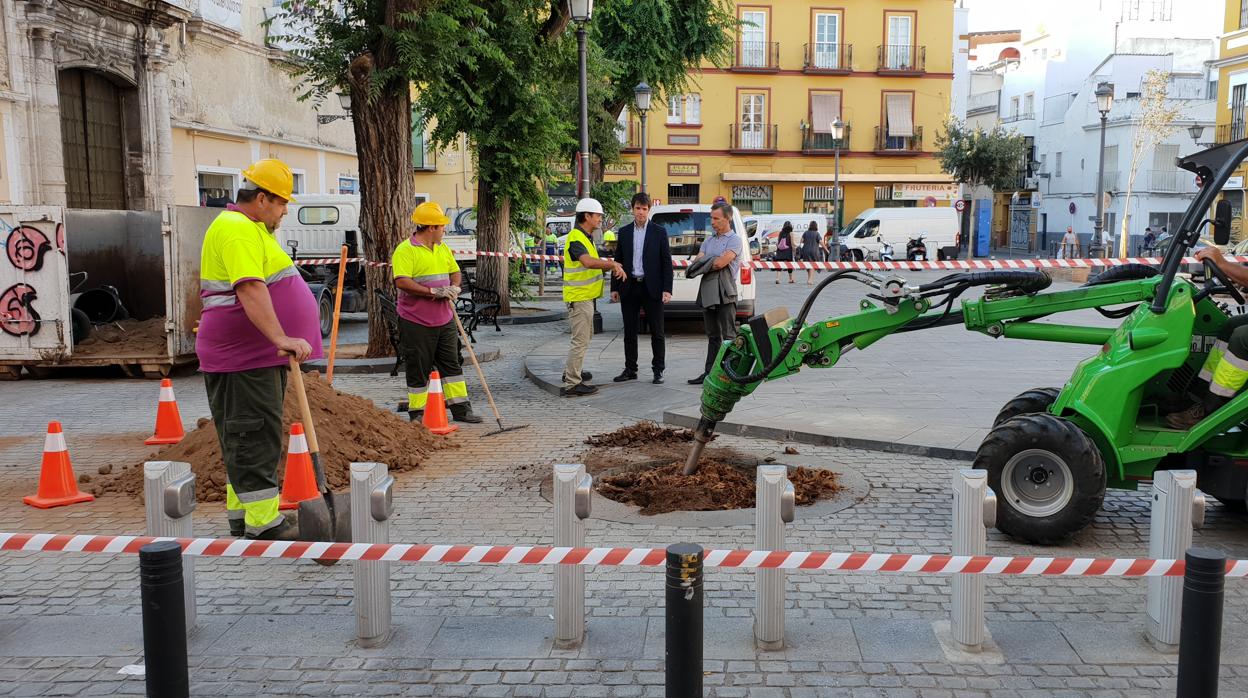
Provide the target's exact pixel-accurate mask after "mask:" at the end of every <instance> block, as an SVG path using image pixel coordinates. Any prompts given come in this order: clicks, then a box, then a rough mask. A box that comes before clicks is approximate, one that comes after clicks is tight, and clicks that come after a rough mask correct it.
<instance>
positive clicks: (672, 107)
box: [667, 95, 681, 124]
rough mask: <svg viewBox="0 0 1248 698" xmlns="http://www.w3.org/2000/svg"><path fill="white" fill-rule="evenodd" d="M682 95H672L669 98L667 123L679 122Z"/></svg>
mask: <svg viewBox="0 0 1248 698" xmlns="http://www.w3.org/2000/svg"><path fill="white" fill-rule="evenodd" d="M680 105H681V96H680V95H670V96H668V98H667V123H669V124H679V123H680V111H681V107H680Z"/></svg>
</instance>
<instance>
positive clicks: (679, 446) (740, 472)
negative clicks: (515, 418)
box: [583, 422, 843, 516]
mask: <svg viewBox="0 0 1248 698" xmlns="http://www.w3.org/2000/svg"><path fill="white" fill-rule="evenodd" d="M692 441H693V432H692V431H690V430H688V429H673V428H670V427H661V426H659V425H658V424H655V423H654V422H640V423H638V424H635V425H632V426H628V427H624V428H623V429H618V430H616V431H613V432H610V433H607V434H597V435H594V436H591V437H589V438H588V439H586V440H585V443H586V444H589V445H590V446H593V448H591V449H589V451H588V452H587V453H586V454H585V455H584V457H583V460H584V463H585V469H586V471H587V472H589V473H590V474H592V475H594V476H595V477H594V482H595V489H596V490H597V491H598V493H599V494H601V495H602V496H604V497H606V498H607V499H611V500H614V501H617V502H621V503H624V504H631V505H634V506H638V507H640V508H641V513H642V514H643V515H646V516H652V515H654V514H666V513H669V512H673V511H722V510H726V509H749V508H753V507H754V497H755V471H754V468H755V466H756V465H757V464H758V463H759V458H758V457H756V456H750V455H747V454H744V453H741V452H740V451H737V450H735V449H731V448H707V449H706V450H705V451H703V453H702V459H701V461H699V466H698V472H697V473H695V474H693V475H690V476H685V475H683V474H682V472H681V471H682V470H683V469H684V466H685V457H686V456H687V455H688V454H689V448H690V444H691V442H692ZM768 460H770V459H768ZM655 463H658V464H659V465H657V466H656V465H654V464H655ZM621 469H623V470H624V472H620V470H621ZM606 471H611V472H606ZM789 480H790V481H791V482H792V483H793V489H794V490H795V494H796V499H797V504H798V505H799V506H805V505H809V504H813V503H814V502H816V501H818V500H820V499H827V498H829V497H832V496H833V495H835V494H836V493H837V492H840V491H841V490H842V489H843V487H842V486H841V484H840V483H839V482H838V481H837V475H836V473H834V472H831V471H827V470H820V469H815V468H803V467H798V468H795V469H792V470H790V471H789Z"/></svg>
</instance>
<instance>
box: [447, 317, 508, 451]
mask: <svg viewBox="0 0 1248 698" xmlns="http://www.w3.org/2000/svg"><path fill="white" fill-rule="evenodd" d="M448 302H449V301H448ZM451 317H453V318H455V327H457V328H458V329H459V338H460V341H462V342H463V343H464V348H465V349H467V350H468V358H470V359H472V367H473V368H475V369H476V370H477V378H479V379H480V380H481V387H482V388H485V397H486V398H487V399H488V400H489V401H490V409H491V410H493V411H494V421H496V422H498V426H499V428H500V429H501V428H502V426H503V417H502V415H500V414H499V413H498V406H497V405H495V404H494V394H493V393H491V392H490V384H489V383H486V382H485V374H484V373H482V372H481V364H480V363H478V362H477V353H476V352H475V351H473V350H472V342H471V341H470V340H469V339H468V333H467V332H465V331H464V325H463V323H461V322H460V321H459V313H457V312H455V306H454V305H453V304H452V305H451Z"/></svg>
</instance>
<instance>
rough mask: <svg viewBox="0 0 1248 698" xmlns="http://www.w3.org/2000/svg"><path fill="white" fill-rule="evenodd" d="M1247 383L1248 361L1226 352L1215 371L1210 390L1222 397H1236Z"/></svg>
mask: <svg viewBox="0 0 1248 698" xmlns="http://www.w3.org/2000/svg"><path fill="white" fill-rule="evenodd" d="M1245 383H1248V361H1244V360H1243V359H1240V358H1238V357H1236V356H1235V355H1233V354H1226V355H1225V356H1223V357H1222V360H1221V361H1219V362H1218V367H1217V368H1216V369H1214V371H1213V380H1212V381H1211V382H1210V383H1209V392H1211V393H1213V394H1214V395H1221V396H1222V397H1235V394H1236V393H1238V392H1239V391H1240V389H1242V388H1243V387H1244V384H1245Z"/></svg>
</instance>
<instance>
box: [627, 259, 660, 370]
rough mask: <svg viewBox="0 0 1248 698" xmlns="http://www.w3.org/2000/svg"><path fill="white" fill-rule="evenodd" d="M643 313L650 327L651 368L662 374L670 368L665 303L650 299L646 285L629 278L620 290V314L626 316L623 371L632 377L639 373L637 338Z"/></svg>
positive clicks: (638, 280) (658, 299)
mask: <svg viewBox="0 0 1248 698" xmlns="http://www.w3.org/2000/svg"><path fill="white" fill-rule="evenodd" d="M643 310H644V311H645V312H646V320H647V321H648V322H649V323H650V354H651V357H650V368H651V369H653V370H654V372H655V373H661V372H662V371H663V369H664V368H666V367H667V364H666V354H667V347H666V343H665V342H664V338H663V299H662V298H651V297H650V293H649V292H648V291H647V290H646V284H645V282H644V281H642V280H640V279H634V278H632V277H629V278H628V280H627V281H625V282H624V284H623V285H622V286H621V287H620V313H621V314H622V315H623V316H624V370H626V371H631V372H633V373H636V372H637V334H638V332H639V331H640V329H641V312H642V311H643Z"/></svg>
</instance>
